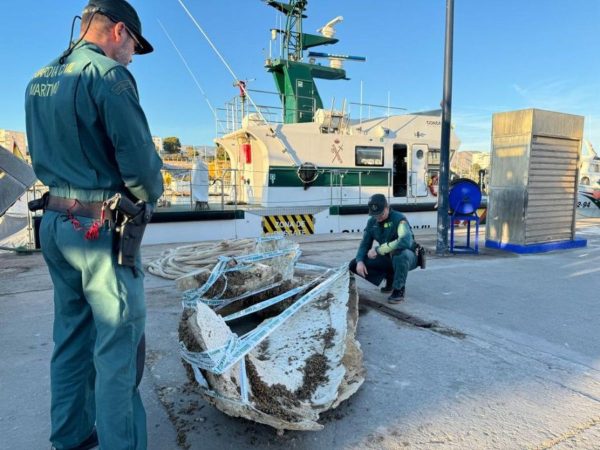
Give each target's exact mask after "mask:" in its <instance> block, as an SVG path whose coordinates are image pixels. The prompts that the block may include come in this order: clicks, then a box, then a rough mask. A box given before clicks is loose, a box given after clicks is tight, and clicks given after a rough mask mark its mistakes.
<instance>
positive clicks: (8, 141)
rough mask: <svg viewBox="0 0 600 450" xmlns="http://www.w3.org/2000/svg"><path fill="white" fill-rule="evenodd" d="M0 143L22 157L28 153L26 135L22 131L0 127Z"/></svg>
mask: <svg viewBox="0 0 600 450" xmlns="http://www.w3.org/2000/svg"><path fill="white" fill-rule="evenodd" d="M0 145H1V146H2V147H4V148H5V149H7V150H9V151H11V152H13V153H15V154H17V156H21V157H22V158H26V157H27V156H28V155H29V151H28V149H27V136H26V135H25V132H24V131H11V130H4V129H2V128H0ZM19 153H20V155H19Z"/></svg>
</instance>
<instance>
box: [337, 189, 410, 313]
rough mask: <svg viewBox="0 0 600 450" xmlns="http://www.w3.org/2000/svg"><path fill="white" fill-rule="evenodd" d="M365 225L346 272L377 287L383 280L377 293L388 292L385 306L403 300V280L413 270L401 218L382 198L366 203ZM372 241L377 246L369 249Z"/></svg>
mask: <svg viewBox="0 0 600 450" xmlns="http://www.w3.org/2000/svg"><path fill="white" fill-rule="evenodd" d="M369 216H371V217H370V218H369V221H368V222H367V227H366V228H365V231H364V233H363V238H362V241H361V243H360V246H359V247H358V251H357V252H356V258H355V259H353V260H352V261H351V262H350V265H349V269H350V271H352V272H354V273H355V274H357V275H360V276H361V277H363V278H366V279H367V281H369V282H371V283H373V284H374V285H376V286H378V285H379V284H380V283H381V282H382V281H383V279H385V280H386V283H385V286H384V287H382V288H381V292H391V295H390V296H389V297H388V303H400V302H401V301H403V300H404V295H405V285H406V277H407V275H408V272H409V271H410V270H413V269H415V268H416V267H417V256H416V254H415V248H416V243H415V239H414V236H413V233H412V229H411V227H410V225H409V224H408V221H407V220H406V217H405V216H404V214H402V213H400V212H398V211H394V210H391V209H390V207H389V205H388V203H387V200H386V198H385V196H384V195H383V194H374V195H373V196H372V197H371V198H370V199H369ZM373 241H377V242H378V243H379V245H378V246H377V247H375V248H372V247H373Z"/></svg>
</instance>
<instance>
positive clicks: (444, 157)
mask: <svg viewBox="0 0 600 450" xmlns="http://www.w3.org/2000/svg"><path fill="white" fill-rule="evenodd" d="M453 34H454V0H446V43H445V48H444V99H443V101H442V136H441V149H440V180H439V190H438V211H437V212H438V214H437V245H436V253H437V254H438V255H444V254H446V253H447V252H448V224H449V217H448V190H449V189H448V179H449V176H448V175H449V171H450V123H451V121H452V46H453V42H452V40H453Z"/></svg>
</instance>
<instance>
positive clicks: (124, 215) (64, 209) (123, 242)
mask: <svg viewBox="0 0 600 450" xmlns="http://www.w3.org/2000/svg"><path fill="white" fill-rule="evenodd" d="M28 207H29V210H30V211H38V210H41V209H43V210H50V211H56V212H59V213H61V214H66V215H67V216H69V218H71V219H72V218H73V216H82V217H89V218H91V219H94V220H96V221H97V223H99V224H103V222H106V221H108V222H111V224H112V225H113V226H114V230H115V232H116V233H117V236H118V243H119V254H118V259H117V261H118V263H119V264H121V265H123V266H130V267H135V260H136V255H138V254H139V249H140V245H141V243H142V237H143V235H144V230H145V229H146V225H147V224H148V222H150V218H151V217H152V206H151V205H149V204H148V203H145V202H143V201H141V200H140V201H138V202H136V203H134V202H132V201H131V200H129V199H128V198H127V197H124V196H123V195H121V194H115V195H114V196H112V197H111V198H109V199H108V200H105V201H103V202H84V201H81V200H77V199H72V198H62V197H55V196H53V195H49V194H48V193H45V194H44V195H43V196H42V197H41V198H38V199H36V200H32V201H30V202H29V204H28ZM96 230H97V228H96ZM96 236H97V234H96ZM95 238H96V237H90V239H95ZM86 239H88V237H87V235H86Z"/></svg>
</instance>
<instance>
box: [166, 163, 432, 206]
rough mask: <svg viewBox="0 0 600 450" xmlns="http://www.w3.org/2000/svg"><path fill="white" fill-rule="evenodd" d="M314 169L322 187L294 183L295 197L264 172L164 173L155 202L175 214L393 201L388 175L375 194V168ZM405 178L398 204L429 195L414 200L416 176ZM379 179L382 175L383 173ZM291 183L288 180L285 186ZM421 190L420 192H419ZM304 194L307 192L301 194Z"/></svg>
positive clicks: (206, 170)
mask: <svg viewBox="0 0 600 450" xmlns="http://www.w3.org/2000/svg"><path fill="white" fill-rule="evenodd" d="M317 170H318V176H317V179H318V178H319V177H322V178H321V182H320V183H319V184H318V185H314V184H310V185H308V187H307V189H303V184H302V182H301V181H300V179H299V178H298V180H297V183H293V182H292V187H293V186H294V185H296V186H297V187H298V190H299V193H298V195H293V196H290V195H289V194H288V195H283V194H278V193H276V192H277V190H278V189H277V187H273V186H272V185H273V184H274V183H275V179H276V177H277V176H278V175H275V174H273V173H271V172H267V171H252V172H251V171H248V170H239V169H235V168H223V169H221V170H220V171H218V172H215V171H212V172H211V171H209V170H208V169H197V170H194V169H185V170H182V169H178V170H177V172H178V173H177V174H176V175H169V176H167V175H166V173H167V172H168V171H165V176H164V178H165V179H166V180H167V182H165V193H164V194H163V197H161V199H160V200H159V202H158V203H159V206H160V207H162V208H170V209H175V210H202V209H211V210H237V209H247V210H252V209H260V208H265V207H268V208H278V207H280V208H291V207H302V206H322V207H331V206H344V205H364V204H366V203H367V202H368V198H369V197H370V196H371V195H372V194H373V193H375V192H376V191H377V192H380V193H384V194H386V196H387V197H388V198H389V199H392V198H394V186H393V183H392V181H393V179H392V176H393V175H392V171H391V170H385V172H384V173H385V177H386V178H385V180H386V182H385V183H386V186H381V187H380V188H379V189H378V190H377V189H375V188H374V186H373V182H372V178H371V177H370V176H372V175H373V172H374V170H373V169H369V168H364V169H362V168H361V169H346V168H344V169H341V168H340V169H330V168H328V169H317ZM377 172H381V171H380V170H378V171H377ZM289 175H291V174H289ZM289 175H287V176H289ZM407 175H408V180H407V181H408V183H407V186H406V187H407V189H406V190H407V191H408V193H407V195H405V196H402V197H397V198H396V200H397V201H400V202H406V203H416V202H418V201H420V199H421V200H422V197H423V196H426V195H427V194H420V195H418V192H417V188H418V186H417V177H416V176H414V173H408V174H407ZM379 176H383V173H382V174H380V175H379ZM290 180H291V179H289V178H288V181H290ZM365 180H368V181H365ZM324 183H326V184H324ZM287 187H288V188H289V187H290V186H289V185H288V186H287ZM323 188H325V189H323ZM424 190H425V189H420V192H423V191H424ZM305 191H308V193H307V194H301V193H303V192H305ZM288 192H289V191H288Z"/></svg>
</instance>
